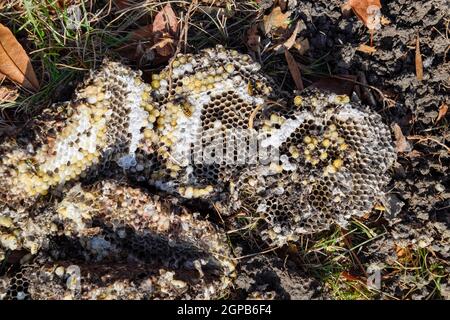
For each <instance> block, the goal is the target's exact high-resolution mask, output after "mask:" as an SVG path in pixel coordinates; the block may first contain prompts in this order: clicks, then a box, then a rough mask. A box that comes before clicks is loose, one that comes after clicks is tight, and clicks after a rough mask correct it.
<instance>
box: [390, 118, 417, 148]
mask: <svg viewBox="0 0 450 320" xmlns="http://www.w3.org/2000/svg"><path fill="white" fill-rule="evenodd" d="M391 127H392V130H393V131H394V136H395V150H396V151H397V153H400V152H409V151H411V150H412V148H411V145H410V143H409V142H408V140H406V138H405V136H404V135H403V132H402V129H401V128H400V126H399V125H398V124H396V123H393V124H392V126H391Z"/></svg>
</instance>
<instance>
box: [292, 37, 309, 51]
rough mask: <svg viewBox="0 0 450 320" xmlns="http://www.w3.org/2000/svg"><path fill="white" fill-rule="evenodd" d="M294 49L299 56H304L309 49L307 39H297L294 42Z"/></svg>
mask: <svg viewBox="0 0 450 320" xmlns="http://www.w3.org/2000/svg"><path fill="white" fill-rule="evenodd" d="M294 48H295V49H297V51H298V53H299V54H300V55H303V54H305V53H306V52H307V51H308V50H309V48H310V45H309V40H308V38H299V39H297V40H295V44H294Z"/></svg>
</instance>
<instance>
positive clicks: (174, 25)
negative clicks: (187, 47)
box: [153, 3, 178, 58]
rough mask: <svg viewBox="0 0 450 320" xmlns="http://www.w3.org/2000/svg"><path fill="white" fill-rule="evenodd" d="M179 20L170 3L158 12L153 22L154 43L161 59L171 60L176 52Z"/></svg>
mask: <svg viewBox="0 0 450 320" xmlns="http://www.w3.org/2000/svg"><path fill="white" fill-rule="evenodd" d="M177 34H178V20H177V16H176V15H175V12H174V11H173V9H172V7H171V6H170V3H168V4H166V5H165V7H164V8H163V9H162V10H161V11H160V12H158V14H157V15H156V16H155V20H154V21H153V43H154V46H153V47H155V46H156V47H155V48H156V52H157V53H158V55H160V56H161V57H168V58H170V57H171V56H172V55H173V54H174V53H175V50H176V42H177V41H176V40H175V39H176V37H177Z"/></svg>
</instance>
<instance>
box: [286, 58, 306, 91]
mask: <svg viewBox="0 0 450 320" xmlns="http://www.w3.org/2000/svg"><path fill="white" fill-rule="evenodd" d="M284 56H285V58H286V61H287V63H288V68H289V72H290V73H291V76H292V79H293V80H294V82H295V86H296V87H297V90H303V89H304V87H303V81H302V75H301V73H300V67H299V66H298V64H297V61H295V59H294V57H293V56H292V54H291V53H290V52H289V50H287V49H284Z"/></svg>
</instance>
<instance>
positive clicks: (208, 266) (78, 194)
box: [4, 180, 234, 299]
mask: <svg viewBox="0 0 450 320" xmlns="http://www.w3.org/2000/svg"><path fill="white" fill-rule="evenodd" d="M172 202H176V201H175V200H174V199H173V201H172ZM172 202H171V201H170V199H168V198H167V199H165V200H164V201H163V200H161V199H160V198H159V197H157V196H151V195H149V194H147V193H144V192H142V191H140V190H139V189H135V188H131V187H128V186H124V185H122V184H119V183H117V182H112V181H108V180H106V181H104V182H102V183H99V184H97V185H95V186H93V187H90V188H82V187H81V186H80V185H79V184H77V185H76V186H74V187H73V188H71V189H70V190H69V191H68V192H67V193H66V194H65V196H64V198H63V200H62V201H61V202H60V203H58V204H57V205H56V206H55V208H54V209H53V210H54V215H53V216H52V217H50V218H49V220H50V221H51V223H52V224H53V225H54V226H55V227H54V228H53V229H52V230H48V234H47V237H48V243H47V245H46V246H45V248H43V249H42V250H41V252H40V253H39V256H38V257H37V258H36V259H35V260H34V261H33V263H31V264H29V265H26V266H25V267H22V268H21V269H20V270H19V271H18V272H17V273H15V274H12V275H11V278H10V279H8V283H7V289H6V290H5V293H4V294H5V295H6V298H19V299H21V298H22V299H24V298H33V299H49V298H55V299H62V298H76V299H121V298H128V299H130V298H131V299H135V298H147V299H148V298H198V299H208V298H214V297H215V298H217V297H220V295H221V294H223V293H224V292H225V290H226V289H227V287H228V285H229V284H230V283H231V279H232V278H233V276H234V263H233V260H232V259H231V254H230V251H229V248H228V245H227V242H226V238H225V236H224V235H222V234H220V233H218V231H217V230H216V229H215V228H214V227H213V226H212V225H211V224H210V223H209V222H207V221H204V220H201V219H200V218H199V217H198V216H196V215H195V214H191V213H189V212H187V210H186V209H184V208H181V207H179V206H177V205H175V204H174V203H172Z"/></svg>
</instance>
